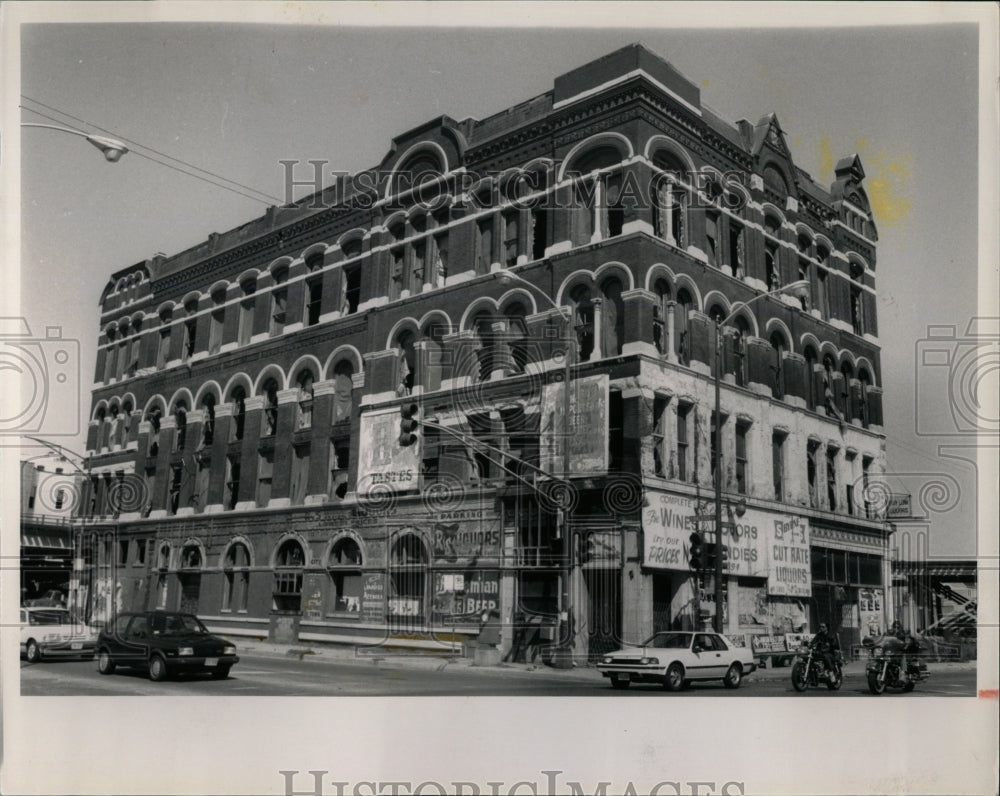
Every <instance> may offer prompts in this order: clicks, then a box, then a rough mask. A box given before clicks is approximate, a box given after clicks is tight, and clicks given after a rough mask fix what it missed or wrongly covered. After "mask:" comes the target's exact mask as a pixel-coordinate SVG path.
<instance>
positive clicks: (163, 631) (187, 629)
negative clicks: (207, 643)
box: [152, 614, 208, 636]
mask: <svg viewBox="0 0 1000 796" xmlns="http://www.w3.org/2000/svg"><path fill="white" fill-rule="evenodd" d="M152 627H153V633H154V634H156V635H161V636H187V635H190V634H192V633H199V634H201V633H208V629H207V628H206V627H205V626H204V625H203V624H202V623H201V622H199V621H198V619H197V618H196V617H194V616H189V615H185V614H167V615H166V616H154V617H153V620H152Z"/></svg>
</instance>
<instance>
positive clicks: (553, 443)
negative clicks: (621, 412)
mask: <svg viewBox="0 0 1000 796" xmlns="http://www.w3.org/2000/svg"><path fill="white" fill-rule="evenodd" d="M565 400H566V399H565V393H564V392H563V385H562V383H559V384H546V385H545V387H544V388H543V389H542V418H541V425H540V428H539V430H540V438H541V444H542V469H543V470H547V471H548V472H551V473H558V472H560V471H561V470H562V467H563V449H564V447H565V446H566V445H568V446H569V469H570V472H572V473H605V472H607V469H608V376H607V374H606V373H605V374H602V375H600V376H588V377H587V378H584V379H576V380H575V381H574V382H573V383H572V384H571V385H570V391H569V423H564V422H563V414H564V411H563V410H564V408H565Z"/></svg>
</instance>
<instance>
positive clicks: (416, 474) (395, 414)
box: [358, 408, 422, 495]
mask: <svg viewBox="0 0 1000 796" xmlns="http://www.w3.org/2000/svg"><path fill="white" fill-rule="evenodd" d="M399 423H400V414H399V409H398V408H397V409H386V410H384V411H379V412H366V413H364V414H362V415H361V448H360V451H359V454H358V459H359V461H358V492H359V493H361V494H365V495H367V494H368V493H371V492H376V493H379V492H383V493H384V492H385V491H386V489H387V488H388V489H389V490H392V491H393V492H405V491H407V490H411V489H416V488H417V487H418V486H419V484H420V481H419V479H420V447H421V446H420V440H421V437H422V434H421V431H422V429H418V431H417V439H416V442H414V443H413V444H412V445H406V446H405V447H404V446H403V445H400V444H399V431H400V427H399Z"/></svg>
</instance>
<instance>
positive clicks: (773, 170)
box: [763, 165, 788, 199]
mask: <svg viewBox="0 0 1000 796" xmlns="http://www.w3.org/2000/svg"><path fill="white" fill-rule="evenodd" d="M763 177H764V187H766V188H769V189H770V190H771V191H773V192H774V193H775V194H776V195H777V196H778V198H780V199H785V198H786V197H787V196H788V183H787V182H786V181H785V175H784V174H782V173H781V169H779V168H778V167H777V166H772V165H767V166H765V167H764V174H763Z"/></svg>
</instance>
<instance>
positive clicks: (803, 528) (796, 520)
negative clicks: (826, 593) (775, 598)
mask: <svg viewBox="0 0 1000 796" xmlns="http://www.w3.org/2000/svg"><path fill="white" fill-rule="evenodd" d="M769 530H770V531H771V539H772V541H771V542H770V544H768V546H767V549H768V554H769V555H768V558H769V561H768V573H767V591H768V594H773V595H785V596H788V597H809V596H811V595H812V568H811V564H810V557H809V522H808V520H806V519H805V518H803V517H791V516H782V517H780V518H777V517H776V518H774V520H773V523H772V527H771V528H770V529H769Z"/></svg>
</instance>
